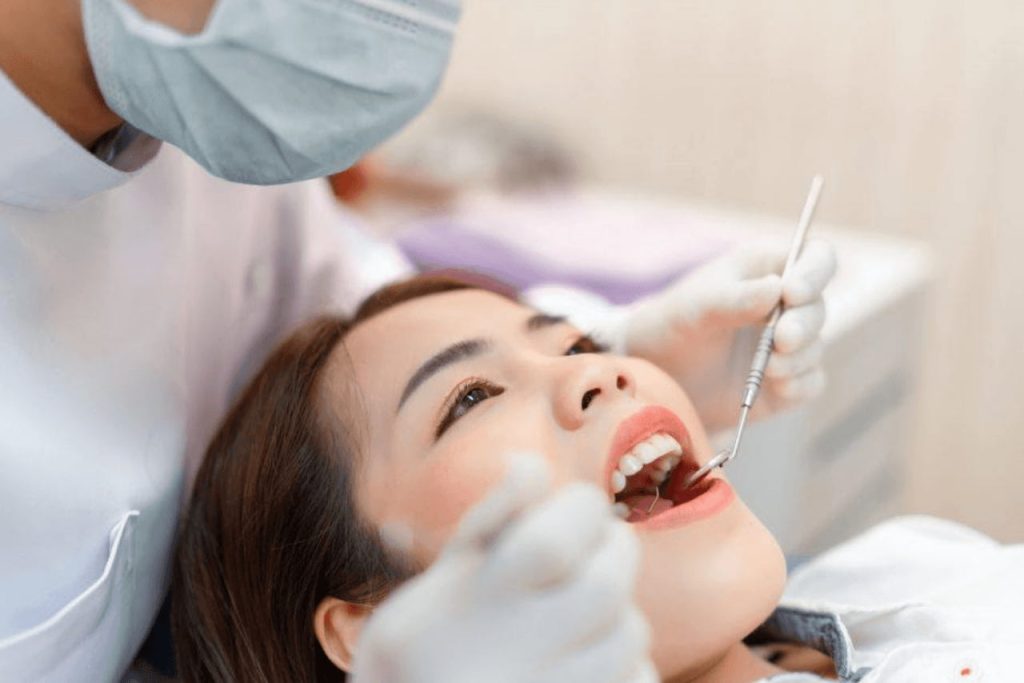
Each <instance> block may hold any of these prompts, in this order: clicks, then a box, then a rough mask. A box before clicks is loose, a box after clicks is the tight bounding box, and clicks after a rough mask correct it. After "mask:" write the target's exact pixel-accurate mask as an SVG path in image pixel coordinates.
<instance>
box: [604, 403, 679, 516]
mask: <svg viewBox="0 0 1024 683" xmlns="http://www.w3.org/2000/svg"><path fill="white" fill-rule="evenodd" d="M659 432H660V433H663V434H668V435H669V436H671V437H672V438H673V439H675V440H676V441H678V442H679V445H681V446H682V447H683V452H684V453H685V454H687V455H686V457H688V458H692V457H693V446H692V444H691V443H690V432H689V431H687V429H686V425H684V424H683V421H682V420H680V419H679V417H678V416H677V415H676V414H675V413H674V412H672V411H671V410H669V409H668V408H665V407H664V406H648V407H646V408H643V409H642V410H639V411H637V412H636V413H634V414H633V415H631V416H630V417H627V418H626V419H625V420H623V421H622V424H620V425H619V428H618V429H616V430H615V435H614V436H613V437H612V445H611V447H609V449H608V460H607V463H606V464H605V470H604V488H605V490H606V491H608V493H609V494H610V495H611V496H612V498H614V497H615V494H613V493H612V492H611V489H610V488H609V487H610V484H609V482H610V480H611V476H612V472H613V471H614V470H615V469H616V468H617V467H618V466H619V459H620V458H621V457H622V456H623V455H624V454H625V453H628V452H629V451H630V450H632V448H633V446H636V445H637V444H638V443H640V442H641V441H643V440H644V439H646V438H647V437H649V436H651V435H652V434H657V433H659Z"/></svg>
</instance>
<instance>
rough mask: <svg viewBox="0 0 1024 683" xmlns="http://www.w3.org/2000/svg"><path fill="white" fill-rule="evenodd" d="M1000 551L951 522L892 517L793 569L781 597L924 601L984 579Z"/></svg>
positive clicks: (857, 601)
mask: <svg viewBox="0 0 1024 683" xmlns="http://www.w3.org/2000/svg"><path fill="white" fill-rule="evenodd" d="M1004 550H1005V547H1004V546H1002V545H1000V544H999V543H997V542H996V541H994V540H992V539H991V538H989V537H988V536H985V535H984V534H982V533H980V532H977V531H975V530H973V529H971V528H969V527H966V526H964V525H962V524H958V523H956V522H950V521H947V520H942V519H938V518H935V517H927V516H920V515H915V516H906V517H897V518H894V519H892V520H889V521H887V522H884V523H882V524H879V525H878V526H875V527H873V528H871V529H869V530H868V531H866V532H864V533H863V534H861V535H859V536H857V537H855V538H853V539H851V540H849V541H847V542H845V543H843V544H841V545H839V546H836V547H835V548H833V549H832V550H829V551H827V552H826V553H824V554H822V555H821V556H820V557H818V558H816V559H814V560H812V561H811V562H809V563H807V564H806V565H805V566H803V567H801V568H800V569H798V570H797V571H796V572H794V573H793V575H792V577H791V578H790V581H789V583H788V585H787V589H786V599H792V600H799V601H804V600H811V601H838V602H841V603H844V604H848V605H855V606H864V607H868V606H872V607H873V606H878V605H880V604H892V603H895V602H907V601H913V600H919V599H925V598H927V597H929V596H932V595H934V594H935V593H936V592H941V591H942V589H943V587H945V586H948V585H949V583H950V582H951V581H954V580H956V581H963V580H965V579H969V578H970V577H982V576H984V575H986V574H987V573H989V572H990V571H991V570H992V569H993V568H994V566H995V565H998V564H999V563H1000V562H1001V560H1002V559H1003V558H1004V556H1005V553H1004V552H1003V551H1004ZM1022 569H1024V567H1022Z"/></svg>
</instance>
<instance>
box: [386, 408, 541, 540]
mask: <svg viewBox="0 0 1024 683" xmlns="http://www.w3.org/2000/svg"><path fill="white" fill-rule="evenodd" d="M481 417H485V419H481V420H479V421H477V422H476V423H474V424H473V425H469V424H466V425H465V426H466V427H472V428H470V429H459V430H457V431H450V432H449V433H448V434H446V435H445V438H444V439H443V441H444V443H443V445H439V446H438V447H436V448H434V449H432V450H431V452H430V453H428V454H426V455H423V456H420V457H419V460H418V461H416V462H412V463H410V458H407V457H402V458H396V460H401V461H403V462H404V463H406V466H405V467H402V468H401V469H400V470H395V471H393V474H392V476H390V477H389V478H390V480H391V484H390V486H388V487H387V488H388V493H387V498H388V502H387V505H386V508H383V507H378V510H379V511H380V513H379V514H374V515H372V518H375V521H378V522H382V521H399V522H402V523H404V524H407V525H410V526H413V528H414V533H415V534H416V537H417V539H422V540H423V541H424V542H423V543H422V544H421V545H422V546H423V547H424V548H425V551H424V552H423V553H422V555H423V557H421V558H420V559H425V560H430V559H432V558H433V555H435V554H436V552H437V550H439V549H440V546H441V545H443V543H444V541H445V540H446V539H447V538H448V537H449V536H450V535H451V534H452V532H453V531H454V530H455V528H456V527H457V526H458V523H459V520H460V519H461V518H462V516H463V515H464V514H465V513H466V512H467V511H468V510H469V509H470V508H471V507H473V505H474V504H476V503H477V502H479V501H480V500H482V499H483V498H484V497H485V496H486V495H487V493H488V492H489V491H490V490H491V489H492V488H494V486H496V485H497V484H498V483H499V482H500V481H501V480H502V479H503V477H504V475H505V472H506V470H507V468H508V463H507V456H508V454H510V453H515V452H517V451H518V452H523V451H531V452H536V453H541V454H550V453H552V452H553V445H552V444H551V443H550V440H551V439H550V438H549V435H550V430H544V429H541V428H536V427H537V426H536V425H534V427H535V428H526V427H524V425H523V422H524V421H523V420H522V419H521V418H520V419H518V420H517V424H516V425H515V428H514V429H513V428H510V426H509V425H507V424H505V423H504V421H503V420H502V419H501V418H502V416H501V415H500V414H493V415H488V416H481ZM385 510H386V511H385Z"/></svg>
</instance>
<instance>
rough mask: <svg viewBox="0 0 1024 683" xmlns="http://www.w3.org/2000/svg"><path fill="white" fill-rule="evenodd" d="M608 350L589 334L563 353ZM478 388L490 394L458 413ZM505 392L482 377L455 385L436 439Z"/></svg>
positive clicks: (578, 338)
mask: <svg viewBox="0 0 1024 683" xmlns="http://www.w3.org/2000/svg"><path fill="white" fill-rule="evenodd" d="M607 350H608V348H607V347H606V346H605V345H604V344H600V343H598V342H596V341H594V339H593V338H591V337H590V336H589V335H581V336H579V337H577V338H576V340H575V341H574V342H573V343H572V345H571V346H570V347H569V348H568V349H566V350H565V354H563V355H566V356H575V355H578V354H581V353H604V352H606V351H607ZM477 389H482V390H484V391H486V392H488V394H487V395H486V396H485V397H484V398H482V399H480V400H478V401H476V402H474V403H471V404H469V405H468V406H467V407H466V408H465V409H464V410H463V412H462V413H461V414H456V413H457V412H458V411H459V409H460V408H461V407H462V401H464V400H465V399H466V398H468V397H469V396H470V395H471V394H472V393H473V392H474V391H476V390H477ZM503 393H505V389H504V388H503V387H500V386H498V385H497V384H494V383H493V382H490V381H488V380H486V379H483V378H482V377H471V378H470V379H467V380H465V381H464V382H462V383H461V384H459V386H457V387H455V390H454V391H452V393H451V395H450V396H449V398H448V400H447V401H445V404H444V406H443V407H442V408H441V415H442V416H443V417H442V418H441V421H440V422H439V423H438V425H437V428H436V429H435V432H434V439H435V440H436V439H440V438H441V435H442V434H444V433H445V432H446V431H447V430H448V428H449V427H451V426H452V425H453V424H454V423H455V422H456V421H457V420H458V419H460V418H461V417H463V416H464V415H465V414H466V413H468V412H469V411H470V410H472V409H473V408H474V407H475V406H477V405H479V404H480V403H483V402H484V401H486V400H487V399H489V398H494V397H495V396H500V395H501V394H503Z"/></svg>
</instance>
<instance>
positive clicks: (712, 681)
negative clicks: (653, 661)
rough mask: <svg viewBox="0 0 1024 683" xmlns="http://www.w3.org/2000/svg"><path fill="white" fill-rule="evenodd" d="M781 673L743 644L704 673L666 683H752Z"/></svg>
mask: <svg viewBox="0 0 1024 683" xmlns="http://www.w3.org/2000/svg"><path fill="white" fill-rule="evenodd" d="M780 673H783V670H782V669H780V668H779V667H777V666H773V665H772V664H770V663H769V662H766V661H765V660H764V659H762V658H761V657H758V656H757V655H756V654H754V653H753V652H751V650H750V648H748V647H747V646H746V645H744V644H743V643H736V644H735V645H734V646H732V647H731V648H729V649H728V650H727V651H726V653H725V655H723V656H722V657H721V658H720V659H718V660H717V661H715V662H714V663H712V664H711V666H709V667H708V668H706V669H704V670H703V671H701V672H699V673H696V674H694V673H690V674H687V675H686V676H680V677H676V678H672V679H669V680H666V682H665V683H751V682H752V681H756V680H758V679H761V678H766V677H768V676H774V675H776V674H780Z"/></svg>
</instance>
